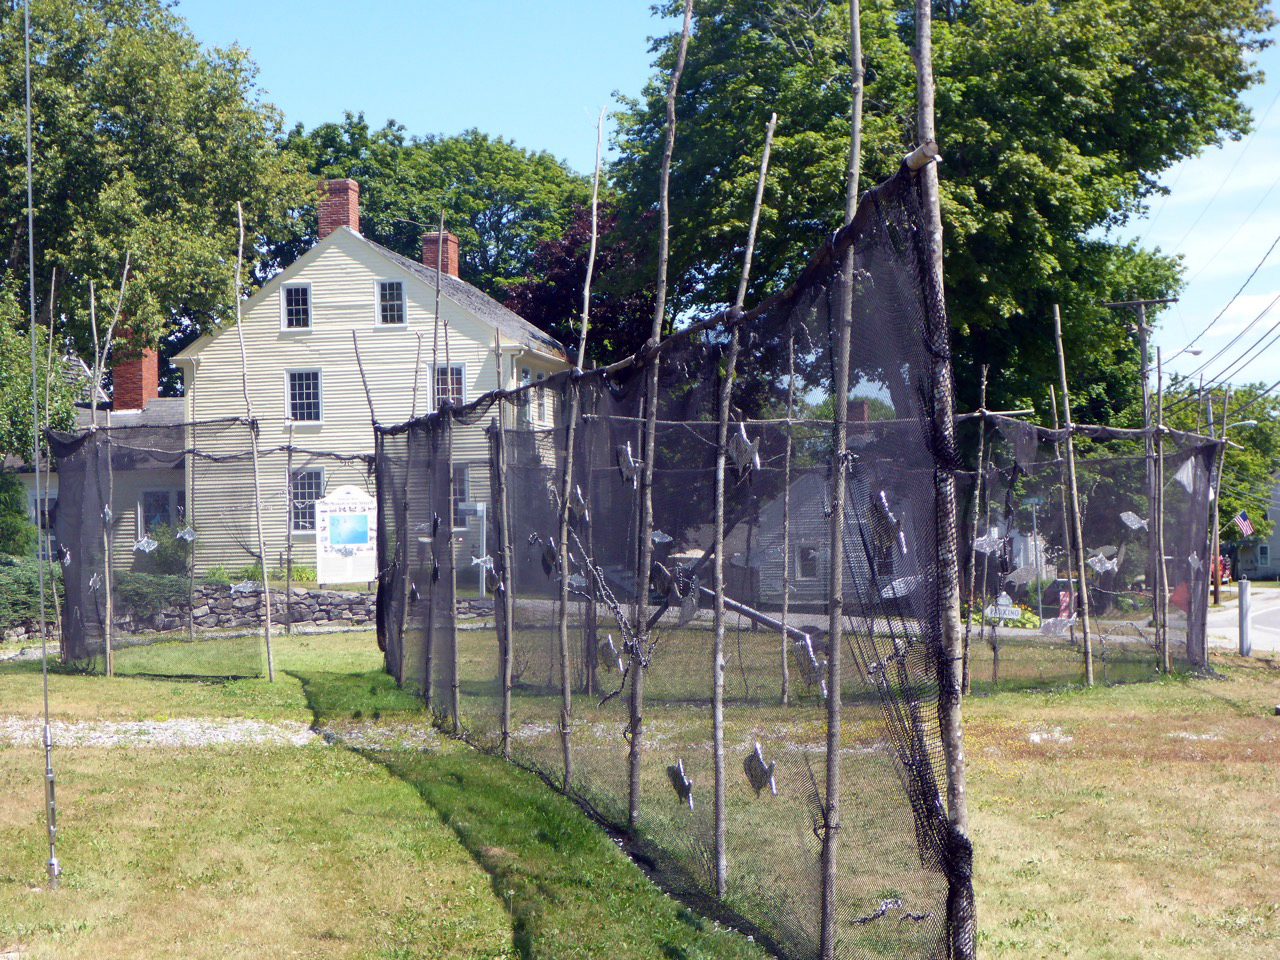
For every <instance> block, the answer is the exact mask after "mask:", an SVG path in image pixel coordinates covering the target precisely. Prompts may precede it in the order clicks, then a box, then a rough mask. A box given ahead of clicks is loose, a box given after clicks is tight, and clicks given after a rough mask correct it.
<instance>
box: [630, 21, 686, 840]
mask: <svg viewBox="0 0 1280 960" xmlns="http://www.w3.org/2000/svg"><path fill="white" fill-rule="evenodd" d="M692 23H693V0H685V4H684V24H683V26H682V28H681V32H680V47H679V51H678V53H677V54H676V63H675V67H674V68H673V69H672V71H671V82H670V83H669V84H668V86H667V136H666V142H665V144H664V146H663V149H662V174H661V176H660V178H659V182H658V221H659V234H658V281H657V285H656V292H655V296H654V304H653V327H652V329H651V331H650V334H649V345H650V346H651V347H654V348H656V347H657V344H658V342H659V341H660V340H661V339H662V327H663V321H664V318H665V317H666V300H667V258H668V255H669V252H670V241H671V238H670V228H671V197H670V184H671V155H672V153H673V152H674V150H675V142H676V91H677V90H678V89H679V87H680V75H681V74H682V73H684V63H685V58H686V56H687V55H688V52H689V31H690V27H691V25H692ZM646 354H647V361H648V363H649V368H648V371H647V373H648V376H647V377H646V378H645V392H644V398H645V425H644V453H643V457H644V464H643V465H642V466H641V470H640V473H641V484H640V486H641V489H640V523H639V531H638V533H639V537H638V539H639V541H640V543H639V550H640V555H639V558H638V559H639V562H638V564H637V568H636V579H635V590H636V618H635V623H636V630H637V631H638V633H637V636H636V638H635V648H634V649H633V650H632V652H631V698H630V713H631V716H630V722H629V724H628V726H629V728H630V733H631V749H630V755H629V757H628V772H627V826H628V827H631V828H634V827H635V825H636V821H637V819H638V818H639V815H640V765H641V760H642V758H643V756H644V672H645V670H646V669H647V668H646V667H645V663H646V661H647V660H648V648H649V636H648V632H649V631H648V629H647V628H646V626H645V624H647V623H648V620H649V569H650V567H651V566H652V565H653V469H654V459H655V458H656V456H657V434H658V365H659V354H658V353H657V352H656V349H655V350H654V352H652V353H650V352H649V351H646Z"/></svg>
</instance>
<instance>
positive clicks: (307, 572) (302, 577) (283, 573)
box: [271, 563, 316, 583]
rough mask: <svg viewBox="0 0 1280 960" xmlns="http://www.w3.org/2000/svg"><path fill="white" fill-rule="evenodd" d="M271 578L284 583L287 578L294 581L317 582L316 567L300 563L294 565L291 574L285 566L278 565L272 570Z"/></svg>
mask: <svg viewBox="0 0 1280 960" xmlns="http://www.w3.org/2000/svg"><path fill="white" fill-rule="evenodd" d="M271 579H272V580H275V581H278V582H280V583H283V582H284V581H285V579H290V580H292V582H293V583H315V581H316V568H315V567H304V566H302V564H300V563H295V564H294V565H293V573H292V575H290V574H289V572H288V571H287V570H285V568H284V567H276V568H275V569H274V570H272V571H271Z"/></svg>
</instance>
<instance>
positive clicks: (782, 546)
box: [377, 174, 972, 957]
mask: <svg viewBox="0 0 1280 960" xmlns="http://www.w3.org/2000/svg"><path fill="white" fill-rule="evenodd" d="M916 190H917V184H916V181H915V180H914V178H912V177H911V176H909V175H906V174H903V175H900V176H899V177H897V178H894V179H893V180H891V181H889V182H888V183H886V184H884V185H882V186H881V187H880V188H878V189H877V190H876V191H874V192H873V193H871V194H869V195H868V196H867V197H866V198H865V199H864V201H863V203H862V205H861V206H860V208H859V212H858V215H857V217H856V218H855V220H854V222H853V224H852V225H851V226H850V227H849V228H846V230H845V231H842V233H841V234H840V235H838V236H837V238H836V240H835V242H834V243H833V244H829V245H828V246H826V247H825V248H824V249H823V250H822V251H820V253H819V254H818V255H817V256H816V257H815V258H814V260H813V261H812V262H811V264H810V265H809V267H808V268H807V269H806V270H805V272H804V273H803V275H802V276H801V277H800V278H799V280H798V282H797V283H796V284H795V285H794V286H793V287H791V288H789V289H788V290H787V291H785V292H784V293H782V294H780V295H778V296H777V297H775V298H774V299H772V300H770V301H767V302H766V303H764V304H762V305H761V306H760V307H758V308H756V309H754V310H752V311H750V312H749V313H746V314H740V313H733V312H730V313H728V314H726V315H725V317H724V318H723V320H724V322H722V323H707V324H703V325H701V326H700V329H699V330H698V332H696V333H682V334H677V335H675V336H673V337H671V338H669V339H668V340H667V341H664V342H663V343H662V344H661V346H660V347H659V348H658V349H655V350H651V351H649V352H647V353H645V354H642V356H641V357H640V358H637V361H636V362H633V363H631V364H618V365H614V366H613V367H611V368H606V369H605V370H597V371H590V372H587V373H585V374H574V373H572V372H570V373H565V374H561V375H556V376H552V377H549V378H547V379H546V380H544V381H541V382H540V383H538V384H535V385H532V386H530V387H528V388H525V389H523V390H520V391H516V392H512V393H507V394H492V395H488V396H486V397H485V398H483V399H482V400H480V401H477V402H476V403H474V404H471V405H468V406H465V407H457V408H455V407H448V406H446V407H445V408H443V409H442V410H441V411H440V412H439V413H437V414H432V415H430V416H428V417H424V418H421V419H418V420H415V421H413V422H411V423H408V424H404V425H401V426H397V427H393V428H385V429H380V430H379V441H378V442H379V455H378V471H377V472H378V487H379V493H380V501H379V502H380V519H381V525H382V527H383V529H382V531H381V533H380V543H381V544H382V547H383V553H382V558H383V559H382V564H383V567H382V573H381V579H380V599H379V611H380V612H379V617H380V624H381V625H382V628H383V631H384V636H385V638H386V639H385V646H386V650H387V661H388V670H389V671H390V672H391V673H393V674H395V675H396V676H398V677H400V678H402V679H403V680H405V681H406V682H413V683H415V684H416V685H417V686H418V687H419V688H420V689H422V690H423V691H424V694H425V695H426V696H427V697H428V699H429V700H430V702H431V703H432V704H433V705H434V706H436V707H437V708H438V709H440V710H442V711H443V712H446V713H453V715H454V717H455V722H457V723H458V725H459V727H460V728H461V729H462V730H463V731H464V732H465V734H466V735H467V736H468V737H469V738H470V739H471V740H472V741H473V742H474V743H476V744H478V745H480V746H482V747H484V748H487V749H490V750H493V751H495V752H502V753H505V754H506V755H508V756H509V757H510V758H511V759H512V760H514V761H516V762H518V763H520V764H523V765H525V766H528V767H530V768H532V769H534V770H536V771H538V772H540V773H541V774H543V775H544V776H545V777H546V778H547V779H548V780H550V781H552V782H554V783H556V784H557V785H559V786H561V787H563V788H564V789H565V790H566V792H568V793H569V794H570V795H572V796H573V797H575V798H576V799H578V800H579V801H580V802H581V803H583V804H584V805H585V806H587V807H588V808H589V809H590V810H591V811H593V813H594V814H595V815H596V816H597V817H599V818H600V819H601V820H602V821H604V822H605V823H607V824H610V825H612V826H615V827H618V828H620V829H622V830H623V831H624V832H625V834H626V836H627V837H628V842H629V843H630V844H631V845H632V847H633V849H634V851H635V852H636V853H638V854H639V855H641V856H642V857H644V858H645V859H647V860H648V861H649V862H650V863H652V864H653V865H654V868H655V870H656V874H657V876H658V877H659V879H660V880H661V881H662V882H663V883H664V884H665V885H666V886H667V887H668V888H670V889H673V890H675V891H676V892H678V893H680V894H682V895H683V896H685V897H686V898H689V899H692V900H693V901H695V902H697V903H698V904H700V905H701V906H702V907H703V908H704V909H705V910H707V912H709V913H711V914H713V915H716V916H720V917H723V918H725V919H728V920H730V921H731V922H733V923H735V924H736V925H738V926H739V927H740V928H742V929H745V930H748V931H750V932H753V933H754V934H756V935H757V936H758V937H759V938H761V939H763V940H764V942H766V943H767V944H769V945H770V946H771V947H772V948H773V949H775V950H776V951H777V952H778V953H779V954H781V955H785V956H789V957H810V956H818V955H819V953H820V950H821V945H822V943H823V940H824V934H823V907H822V903H823V895H824V890H823V876H824V870H823V856H824V853H823V851H824V845H825V846H826V847H827V848H828V849H829V851H830V853H829V854H828V856H829V857H831V858H832V862H833V864H834V870H833V871H831V875H832V876H833V877H834V881H833V882H834V896H833V897H832V898H831V899H830V901H829V902H831V903H834V904H835V907H834V912H833V913H832V916H831V917H830V918H829V919H828V923H829V925H830V929H831V930H832V931H833V933H832V936H833V940H832V942H831V943H829V944H828V945H827V946H828V948H829V952H830V953H831V955H834V956H839V957H862V956H882V955H889V956H913V957H933V956H952V955H963V953H964V944H963V940H964V936H965V934H964V931H965V930H966V929H969V928H968V927H967V926H966V922H965V921H964V920H963V918H964V917H965V916H969V915H971V910H970V908H969V906H968V905H969V904H971V896H972V894H971V890H970V882H969V874H968V851H967V841H963V839H962V838H961V839H960V840H957V838H956V836H955V835H954V834H953V833H952V832H951V830H950V828H949V826H948V821H947V816H946V812H945V809H944V806H943V802H942V800H941V796H940V789H939V785H940V783H941V782H942V778H943V776H944V770H945V764H944V762H943V747H942V739H941V732H940V711H939V708H940V706H941V700H942V696H941V693H942V687H941V685H940V672H941V670H942V668H943V653H942V611H941V609H940V603H939V583H938V578H937V573H936V571H937V562H936V561H937V556H938V550H939V544H940V539H941V541H942V542H943V543H946V542H947V541H948V540H950V541H951V543H953V544H954V540H953V539H951V538H953V537H954V531H953V530H951V529H950V528H949V525H948V524H942V523H940V522H939V516H938V512H937V502H938V482H939V480H940V478H941V479H945V478H947V477H949V476H950V473H951V470H952V468H953V466H954V462H953V461H954V458H953V457H952V456H951V455H950V454H949V453H947V452H946V451H948V450H950V449H951V448H950V446H949V444H948V442H947V438H945V437H943V436H939V435H937V433H936V431H935V427H934V424H935V423H936V412H937V411H936V402H937V398H936V396H935V386H934V383H935V380H934V373H935V366H936V365H937V364H938V363H939V362H940V361H945V359H946V356H947V345H946V339H945V334H943V333H940V331H945V318H944V317H943V313H942V306H941V303H940V301H939V299H938V298H937V296H936V295H935V294H934V293H933V292H932V291H931V288H930V286H929V284H928V283H927V282H926V274H927V262H928V261H927V253H926V250H925V242H924V231H923V228H922V227H921V223H922V221H921V217H920V206H919V198H918V195H917V192H916ZM846 244H847V249H848V251H850V252H851V257H850V256H844V255H842V254H844V252H845V249H846ZM846 309H847V310H849V311H850V313H851V316H852V325H851V327H850V328H849V330H850V337H851V342H850V361H849V367H848V383H849V391H848V393H847V394H846V395H844V396H839V395H838V391H837V390H836V384H837V382H838V377H837V369H836V365H837V359H838V357H839V355H840V352H839V351H838V350H837V349H836V345H837V343H838V331H839V326H840V322H841V317H842V316H843V315H844V311H845V310H846ZM735 330H736V333H735V332H733V331H735ZM735 338H736V342H735ZM655 370H656V373H655ZM655 376H656V389H652V388H651V386H650V384H651V382H653V381H651V377H655ZM726 383H727V384H728V389H727V400H728V404H727V407H725V406H723V405H722V401H721V394H722V391H723V390H725V388H726ZM838 413H839V414H844V415H846V416H847V418H848V420H849V425H848V441H847V443H846V445H845V448H844V449H841V450H838V451H837V449H836V447H835V445H834V443H833V437H834V436H835V433H834V431H833V419H834V418H836V417H837V414H838ZM722 414H723V415H724V416H725V418H726V419H725V422H724V423H723V424H722V423H721V417H722ZM650 420H651V422H649V421H650ZM482 430H483V431H485V432H486V435H487V449H488V451H489V458H488V462H487V464H486V465H485V469H487V471H488V479H489V488H488V489H489V495H490V497H491V509H490V516H491V518H492V521H493V522H492V523H490V524H489V525H488V526H487V534H486V537H485V540H484V542H483V544H482V545H481V544H478V543H477V544H473V547H472V549H471V550H470V552H471V553H472V556H471V557H470V558H468V557H466V556H465V554H466V552H467V551H466V550H459V549H457V547H456V544H454V545H453V546H450V543H451V541H452V540H454V539H456V538H454V537H452V536H450V535H446V532H445V529H446V528H445V526H444V525H443V524H442V522H441V519H440V518H441V517H442V516H443V515H444V511H446V510H447V504H446V502H445V499H444V498H445V494H443V493H442V492H441V485H442V484H444V483H446V482H447V478H448V476H449V472H448V470H449V465H448V463H447V461H446V462H443V463H442V462H441V460H440V459H439V458H442V457H445V458H447V457H448V454H449V450H450V446H449V445H450V438H451V437H453V438H454V439H455V442H459V438H465V437H466V436H467V431H471V432H473V433H474V432H477V431H482ZM721 430H724V434H723V436H724V441H723V442H722V441H721ZM648 451H652V453H649V452H648ZM646 461H649V462H646ZM721 463H723V475H724V481H723V500H722V502H721V503H720V506H719V507H718V506H717V503H718V493H719V491H720V489H721V484H720V483H719V481H718V479H717V477H718V473H719V468H720V465H721ZM840 472H843V475H844V483H845V490H846V492H845V514H844V518H845V522H844V524H843V526H842V528H840V529H838V530H836V529H835V526H836V525H835V524H834V523H833V521H832V519H831V517H832V513H833V508H834V507H835V503H834V502H833V490H834V489H835V486H834V483H835V480H836V476H837V473H840ZM650 502H651V508H650ZM718 511H719V514H720V515H721V516H722V517H723V543H722V544H721V543H720V541H719V538H718V537H717V523H716V517H717V513H718ZM837 536H838V538H839V549H833V547H834V546H835V539H834V537H837ZM415 537H416V541H415ZM415 542H416V544H417V545H416V546H414V544H415ZM406 543H407V544H408V545H407V546H406ZM415 551H416V552H415ZM717 553H718V554H719V555H720V558H721V565H720V566H721V573H720V575H719V576H717V574H716V555H717ZM455 554H456V555H457V557H458V559H457V568H456V570H455V568H454V566H453V558H454V556H455ZM837 556H841V557H842V566H841V569H842V571H843V581H844V584H843V588H842V598H843V602H844V605H843V610H844V616H843V617H842V618H841V619H840V620H839V621H838V624H837V626H838V631H837V632H836V634H835V635H834V636H833V634H832V624H831V620H830V614H829V610H830V608H831V603H832V592H831V590H832V584H833V579H832V566H833V562H834V559H835V558H836V557H837ZM646 557H647V558H648V559H649V563H648V567H647V569H646V568H645V558H646ZM424 558H429V559H424ZM469 567H476V568H478V569H481V570H489V571H490V576H489V582H490V585H491V587H493V588H496V594H495V628H494V629H474V630H454V629H452V627H451V626H450V625H448V624H446V623H444V622H443V621H442V619H441V618H442V616H444V618H445V619H446V620H447V619H448V612H449V611H450V610H451V608H452V605H453V604H454V602H455V599H456V593H455V591H456V589H457V586H456V583H457V579H458V577H459V576H461V574H462V571H463V570H464V569H467V568H469ZM717 598H720V599H721V601H722V602H723V605H724V608H725V609H724V615H723V618H718V617H717V615H716V613H715V608H716V605H717ZM450 623H452V621H450ZM835 643H838V644H839V645H840V646H839V649H840V651H841V652H842V654H843V656H842V657H841V658H838V659H840V660H841V663H842V666H841V670H840V674H839V676H834V677H833V676H832V675H831V674H832V669H831V667H830V663H831V662H832V657H831V654H832V651H833V644H835ZM717 662H719V663H720V664H722V666H721V669H720V671H717V669H716V665H717ZM423 663H426V664H431V665H432V666H431V667H428V669H427V670H426V671H425V672H424V671H423V670H422V669H421V668H420V665H421V664H423ZM446 663H449V664H450V667H449V668H446V667H445V666H444V665H445V664H446ZM455 666H456V672H455V673H454V675H453V676H454V677H456V684H457V686H456V690H457V699H456V700H455V701H452V702H451V700H450V697H451V696H452V695H453V694H452V689H451V687H450V682H451V678H446V677H444V676H443V675H442V674H443V672H444V671H445V670H446V669H453V668H454V667H455ZM718 674H719V685H720V692H717V679H718V676H717V675H718ZM832 696H838V698H839V702H840V706H841V708H842V721H841V723H840V725H839V732H838V738H837V740H836V744H837V746H836V749H835V750H834V751H832V750H829V749H828V744H827V721H828V710H829V707H830V698H831V697H832ZM455 710H456V711H457V712H456V713H455V712H454V711H455ZM717 715H719V716H720V721H719V723H717V722H716V717H717ZM832 765H838V766H839V767H840V770H841V776H840V777H839V781H838V782H839V783H840V795H839V796H838V797H829V796H827V795H826V793H825V791H826V785H827V783H828V782H829V781H828V770H829V768H830V767H831V766H832ZM837 816H838V817H839V823H838V826H839V832H838V833H837V832H836V831H835V829H834V828H835V827H836V826H837V824H836V822H835V820H836V818H837ZM827 892H831V891H827ZM957 944H959V946H957ZM969 947H970V948H971V944H969ZM957 950H958V951H960V952H959V953H957V952H956V951H957Z"/></svg>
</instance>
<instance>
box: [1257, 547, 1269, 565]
mask: <svg viewBox="0 0 1280 960" xmlns="http://www.w3.org/2000/svg"><path fill="white" fill-rule="evenodd" d="M1258 566H1260V567H1269V566H1271V546H1270V544H1266V543H1260V544H1258Z"/></svg>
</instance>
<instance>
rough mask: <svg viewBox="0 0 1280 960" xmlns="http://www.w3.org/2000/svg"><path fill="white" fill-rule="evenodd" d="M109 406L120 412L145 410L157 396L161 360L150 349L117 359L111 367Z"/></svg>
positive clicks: (158, 394)
mask: <svg viewBox="0 0 1280 960" xmlns="http://www.w3.org/2000/svg"><path fill="white" fill-rule="evenodd" d="M111 385H112V390H111V406H112V409H114V410H116V411H120V410H145V409H146V406H147V404H148V403H149V402H150V401H152V400H154V399H155V398H156V397H158V396H160V357H159V355H158V354H157V353H156V352H155V351H154V350H150V349H143V350H142V351H141V353H139V354H137V355H135V356H130V357H129V358H128V359H125V360H117V361H116V362H115V363H114V364H113V365H112V367H111Z"/></svg>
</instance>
